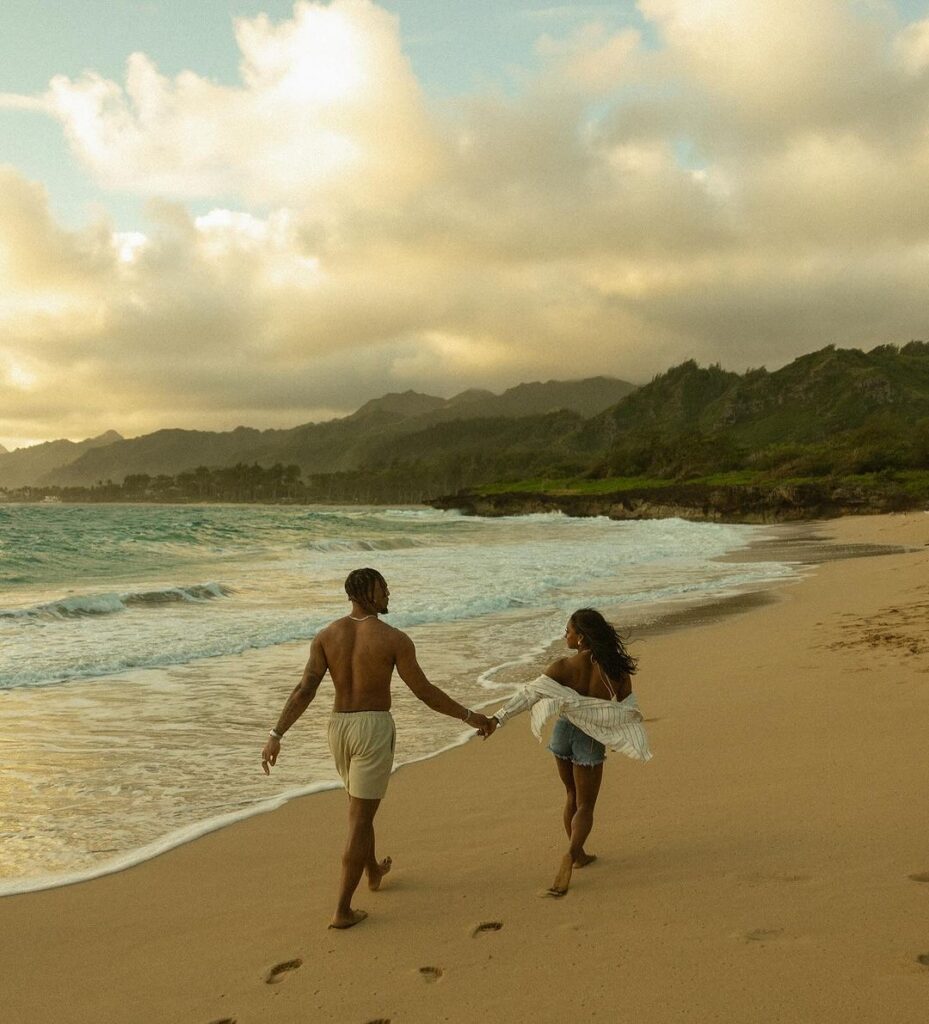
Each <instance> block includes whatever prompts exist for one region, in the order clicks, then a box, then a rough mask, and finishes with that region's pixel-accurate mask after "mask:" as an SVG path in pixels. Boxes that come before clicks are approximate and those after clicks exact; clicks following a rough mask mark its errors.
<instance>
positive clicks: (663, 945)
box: [0, 512, 929, 1024]
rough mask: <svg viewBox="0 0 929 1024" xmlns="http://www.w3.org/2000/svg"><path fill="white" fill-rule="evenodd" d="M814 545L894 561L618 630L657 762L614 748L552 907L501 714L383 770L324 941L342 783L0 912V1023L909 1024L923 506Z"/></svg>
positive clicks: (927, 927) (928, 524)
mask: <svg viewBox="0 0 929 1024" xmlns="http://www.w3.org/2000/svg"><path fill="white" fill-rule="evenodd" d="M817 529H818V531H819V532H820V533H821V534H822V535H823V536H825V537H828V538H832V539H834V540H835V541H836V542H838V543H840V544H882V545H898V546H900V548H901V549H902V550H901V551H900V553H896V554H891V555H881V556H875V557H857V558H849V559H846V560H835V561H828V562H825V563H823V564H821V565H819V566H816V567H815V568H813V569H811V570H810V571H809V573H808V574H807V575H806V576H805V577H804V578H803V579H801V580H800V581H799V582H792V583H789V584H784V585H781V586H779V587H777V588H776V589H775V590H773V591H772V592H771V594H772V597H773V599H772V600H770V601H766V602H748V603H747V604H746V607H745V608H744V609H743V610H742V611H740V613H738V614H734V615H725V616H712V615H708V616H706V617H701V616H699V615H693V616H690V617H689V618H688V619H687V621H685V622H682V623H681V625H680V626H679V627H677V628H674V629H672V630H670V631H667V632H664V633H660V634H657V635H648V636H645V637H644V638H643V639H642V640H641V642H640V643H639V644H638V645H637V646H636V648H635V653H636V654H638V655H639V657H640V659H641V663H640V673H639V675H638V676H637V678H636V691H637V693H638V696H639V700H640V703H641V705H642V708H643V711H644V713H645V715H646V718H647V721H648V729H649V734H650V739H651V744H652V749H653V752H654V755H655V756H654V759H653V760H652V761H651V762H650V763H649V764H647V765H641V764H638V763H634V762H631V761H626V760H625V759H623V758H621V757H620V756H619V755H611V757H610V759H609V761H608V764H607V766H606V769H605V774H604V784H603V790H602V793H601V796H600V801H599V803H598V808H597V820H596V824H595V827H594V832H593V834H592V836H591V840H590V842H589V844H588V849H589V850H591V851H592V852H595V853H596V854H597V855H598V860H597V862H596V863H595V864H593V865H591V866H590V867H588V868H585V869H583V870H580V871H577V872H576V873H575V876H574V880H573V884H572V888H571V891H570V892H569V894H568V895H567V896H566V897H565V898H564V899H562V900H560V901H556V900H550V899H542V898H538V896H537V894H538V893H539V892H540V891H542V890H544V888H545V887H546V886H547V885H548V884H549V883H550V881H551V878H552V876H553V874H554V871H555V867H556V865H557V861H558V857H559V855H560V853H561V852H562V847H563V846H564V839H563V835H562V833H561V824H560V816H561V790H560V784H559V782H558V780H557V776H556V774H555V771H554V769H553V766H552V759H551V756H550V755H549V754H548V753H547V752H546V751H545V750H544V748H541V747H540V746H539V745H538V744H537V743H536V742H535V740H534V739H533V737H532V736H531V734H530V732H529V728H528V721H526V720H525V719H523V720H516V721H514V722H513V723H511V724H510V725H508V726H507V727H506V728H505V729H503V730H501V731H500V732H499V733H498V734H497V735H496V736H494V737H493V738H491V739H490V740H488V741H486V742H481V741H475V742H471V743H468V744H467V745H465V746H463V747H460V748H458V749H455V750H452V751H449V752H447V753H445V754H443V755H441V756H440V757H438V758H435V759H433V760H430V761H425V762H422V763H419V764H413V765H408V766H406V767H404V768H402V769H401V770H400V771H398V772H397V773H396V774H395V776H394V777H393V779H392V782H391V788H390V792H389V794H388V796H387V799H386V800H385V802H384V804H383V806H382V808H381V811H380V814H379V817H378V844H379V850H378V852H379V855H380V856H385V855H390V856H392V857H393V860H394V868H393V871H392V873H391V874H390V876H389V877H388V878H387V879H386V880H385V883H384V885H383V888H382V890H381V891H380V892H378V893H368V892H366V891H365V890H364V888H363V886H362V888H361V889H360V890H359V893H358V897H357V900H356V905H357V906H359V907H362V908H364V909H366V910H367V911H368V912H369V914H370V917H369V918H368V920H366V921H365V922H363V924H361V925H360V926H359V927H357V928H354V929H352V930H350V931H348V932H333V931H329V930H327V928H326V924H327V922H328V919H329V915H330V914H331V911H332V907H333V902H334V894H335V887H336V881H337V877H338V871H339V857H340V854H341V847H342V841H343V834H344V815H345V797H344V793H342V792H341V791H331V792H324V793H318V794H314V795H312V796H308V797H304V798H300V799H297V800H293V801H291V802H290V803H288V804H287V805H286V806H284V807H282V808H280V809H278V810H275V811H273V812H271V813H267V814H262V815H258V816H256V817H252V818H250V819H248V820H246V821H242V822H238V823H236V824H235V825H232V826H230V827H228V828H226V829H223V830H221V831H218V832H215V833H212V834H210V835H207V836H205V837H203V838H201V839H198V840H196V841H195V842H191V843H189V844H187V845H184V846H181V847H179V848H177V849H174V850H172V851H170V852H168V853H166V854H163V855H162V856H159V857H157V858H155V859H153V860H151V861H149V862H146V863H144V864H140V865H138V866H136V867H133V868H131V869H128V870H125V871H122V872H120V873H117V874H114V875H110V876H107V877H103V878H99V879H95V880H92V881H88V882H83V883H79V884H75V885H70V886H66V887H63V888H58V889H50V890H46V891H41V892H33V893H27V894H23V895H15V896H8V897H5V898H3V899H0V977H2V997H0V1019H2V1020H3V1021H4V1022H9V1024H26V1022H29V1024H85V1022H86V1024H91V1022H93V1024H213V1022H220V1021H222V1022H226V1024H230V1022H233V1021H235V1022H237V1024H298V1022H300V1024H303V1022H309V1021H321V1022H322V1021H325V1022H329V1021H331V1022H339V1024H368V1022H374V1021H380V1022H383V1021H390V1022H391V1024H433V1022H450V1024H459V1022H460V1024H464V1022H472V1021H492V1022H497V1021H500V1022H504V1021H506V1022H540V1021H541V1022H548V1021H558V1020H575V1021H582V1020H584V1021H604V1022H615V1021H621V1020H630V1021H635V1022H636V1024H665V1022H672V1021H675V1022H677V1021H695V1022H696V1021H700V1022H702V1021H723V1022H729V1021H732V1022H739V1021H748V1020H750V1021H752V1022H753V1024H766V1022H775V1021H785V1022H817V1024H818V1022H823V1024H830V1022H843V1024H846V1022H855V1024H859V1022H860V1024H866V1022H875V1024H877V1022H890V1021H893V1022H895V1024H908V1022H914V1024H915V1022H917V1021H919V1022H922V1021H925V1020H926V1015H927V1007H929V838H927V837H929V804H927V802H926V801H925V800H924V799H923V794H924V791H925V780H926V772H927V769H926V757H925V745H926V736H927V735H929V515H927V514H925V513H922V512H920V513H910V514H907V515H887V516H876V517H868V518H847V519H842V520H836V521H831V522H828V523H822V524H819V525H818V527H817ZM276 711H277V708H276V707H273V708H269V710H268V715H269V721H270V720H271V718H272V717H273V715H274V714H275V713H276ZM310 713H313V711H312V710H311V712H310ZM316 713H317V714H318V713H320V712H319V711H317V712H316ZM398 725H399V728H401V729H402V721H401V722H399V723H398ZM299 727H300V726H299V725H298V726H297V728H299ZM261 742H262V736H261V735H260V734H257V735H256V737H255V769H256V771H259V770H260V768H259V763H258V752H259V750H260V745H261ZM197 756H198V752H197V750H196V749H192V750H191V758H192V759H196V758H197ZM284 756H286V751H285V755H284ZM923 961H925V962H923Z"/></svg>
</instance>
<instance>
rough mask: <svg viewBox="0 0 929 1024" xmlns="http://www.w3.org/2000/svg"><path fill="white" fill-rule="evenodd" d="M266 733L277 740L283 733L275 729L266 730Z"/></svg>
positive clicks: (282, 736) (279, 739) (281, 737)
mask: <svg viewBox="0 0 929 1024" xmlns="http://www.w3.org/2000/svg"><path fill="white" fill-rule="evenodd" d="M268 735H269V736H273V737H274V738H275V739H276V740H277V741H278V742H280V741H281V740H282V739H283V738H284V734H283V733H282V732H278V731H277V729H271V730H270V731H269V732H268Z"/></svg>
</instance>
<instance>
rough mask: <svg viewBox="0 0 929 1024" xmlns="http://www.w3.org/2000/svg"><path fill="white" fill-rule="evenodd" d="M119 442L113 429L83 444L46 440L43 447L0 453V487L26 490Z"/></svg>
mask: <svg viewBox="0 0 929 1024" xmlns="http://www.w3.org/2000/svg"><path fill="white" fill-rule="evenodd" d="M119 441H122V437H121V436H120V435H119V434H117V433H116V431H115V430H108V431H107V432H106V433H105V434H100V435H98V436H97V437H89V438H87V440H86V441H67V440H61V441H46V442H45V443H44V444H36V445H31V446H30V447H28V448H17V449H16V450H15V451H12V452H8V451H6V450H4V451H3V452H0V487H3V488H7V489H10V490H12V489H14V488H16V487H26V486H29V485H30V484H34V483H36V482H37V481H38V480H41V479H42V478H43V477H44V476H45V475H46V474H47V473H49V472H51V471H53V470H56V469H58V467H60V466H67V465H69V464H70V463H72V462H74V461H75V460H77V459H79V458H81V456H82V455H84V454H85V453H87V452H90V451H93V450H95V449H98V448H104V447H106V446H108V445H111V444H114V443H116V442H119Z"/></svg>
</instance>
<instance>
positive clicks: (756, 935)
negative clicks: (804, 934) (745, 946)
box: [745, 928, 784, 942]
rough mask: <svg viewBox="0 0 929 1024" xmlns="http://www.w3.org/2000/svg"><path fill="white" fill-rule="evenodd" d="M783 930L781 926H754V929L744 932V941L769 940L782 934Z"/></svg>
mask: <svg viewBox="0 0 929 1024" xmlns="http://www.w3.org/2000/svg"><path fill="white" fill-rule="evenodd" d="M783 932H784V929H783V928H755V929H754V931H750V932H746V933H745V940H746V942H769V941H770V940H771V939H776V938H777V937H778V936H779V935H782V934H783Z"/></svg>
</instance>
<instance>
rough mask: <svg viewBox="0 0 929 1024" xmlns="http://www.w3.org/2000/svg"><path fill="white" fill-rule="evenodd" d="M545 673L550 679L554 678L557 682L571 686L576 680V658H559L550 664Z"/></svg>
mask: <svg viewBox="0 0 929 1024" xmlns="http://www.w3.org/2000/svg"><path fill="white" fill-rule="evenodd" d="M545 675H547V676H548V678H549V679H554V680H555V682H556V683H561V685H562V686H570V685H571V683H572V681H573V680H574V659H573V658H558V659H557V661H553V662H552V663H551V665H549V666H548V668H547V669H546V670H545Z"/></svg>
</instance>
